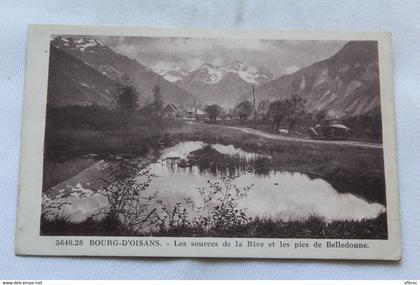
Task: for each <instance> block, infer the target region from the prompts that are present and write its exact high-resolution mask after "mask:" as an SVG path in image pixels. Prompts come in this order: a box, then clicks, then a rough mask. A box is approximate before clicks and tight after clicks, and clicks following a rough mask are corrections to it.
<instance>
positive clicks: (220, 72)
mask: <svg viewBox="0 0 420 285" xmlns="http://www.w3.org/2000/svg"><path fill="white" fill-rule="evenodd" d="M174 78H175V77H174ZM176 78H181V79H180V80H177V81H174V82H176V84H178V85H179V86H181V87H182V88H184V89H186V90H188V91H189V92H190V93H192V94H194V95H195V96H196V97H198V98H199V99H200V100H201V102H203V103H207V104H212V103H217V104H220V105H224V106H229V107H232V106H233V105H234V104H235V103H236V102H237V100H238V96H239V95H241V94H243V93H244V92H246V91H248V90H251V88H252V87H251V86H252V84H254V85H256V86H259V85H260V84H262V83H264V82H267V81H269V80H271V79H272V78H273V74H272V73H271V72H270V71H269V70H268V69H267V68H264V67H262V68H256V67H253V66H249V65H247V64H245V63H243V62H242V61H239V60H235V61H233V62H232V63H230V64H228V65H224V66H216V65H212V64H209V63H206V64H203V65H202V66H200V67H199V68H197V69H196V70H193V71H191V72H189V73H187V74H185V72H184V73H183V74H180V73H177V76H176Z"/></svg>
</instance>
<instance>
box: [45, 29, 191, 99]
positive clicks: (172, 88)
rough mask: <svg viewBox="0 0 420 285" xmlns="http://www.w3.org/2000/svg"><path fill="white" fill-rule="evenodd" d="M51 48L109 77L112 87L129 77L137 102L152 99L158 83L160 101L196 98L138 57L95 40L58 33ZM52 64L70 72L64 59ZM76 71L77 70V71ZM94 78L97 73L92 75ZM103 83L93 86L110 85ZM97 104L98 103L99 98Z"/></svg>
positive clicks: (56, 87)
mask: <svg viewBox="0 0 420 285" xmlns="http://www.w3.org/2000/svg"><path fill="white" fill-rule="evenodd" d="M51 47H52V49H53V48H55V49H58V50H60V51H62V52H64V53H65V54H66V55H70V56H71V57H72V58H74V59H76V60H78V61H79V63H80V62H82V63H83V64H85V65H87V66H88V67H90V68H92V69H94V70H95V71H96V72H97V73H99V74H101V75H102V76H104V77H106V78H108V79H110V80H112V81H113V82H114V83H113V84H112V85H113V86H115V82H116V81H118V80H120V79H121V78H123V77H125V76H126V77H128V78H131V79H132V80H134V81H135V83H136V85H137V86H138V89H139V91H140V96H139V100H138V101H139V104H140V105H143V104H144V103H147V102H151V101H152V97H153V92H152V90H153V87H154V86H156V85H159V87H160V90H161V93H162V96H163V100H164V101H165V102H167V103H176V104H181V103H185V102H188V103H192V102H194V101H196V100H197V99H196V98H195V97H194V96H192V95H191V94H190V93H189V92H188V91H186V90H185V89H183V88H181V87H179V86H178V85H176V84H173V83H172V82H169V81H167V80H165V79H164V78H163V77H162V76H160V75H159V74H157V73H155V72H153V71H152V70H151V69H150V68H148V67H146V66H144V65H142V64H141V63H139V62H138V61H137V60H134V59H130V58H128V57H127V56H125V55H122V54H120V53H117V52H115V51H113V50H112V49H111V48H109V47H108V46H106V45H104V44H102V43H101V42H100V41H98V40H95V39H89V38H83V37H78V38H76V37H75V38H71V37H60V36H59V37H56V38H54V39H53V40H52V41H51ZM60 54H62V53H60ZM66 60H67V61H68V60H70V59H69V57H68V56H66ZM51 64H55V65H56V66H51V65H50V68H52V69H62V70H63V71H62V72H63V73H70V72H69V70H67V69H68V64H64V62H61V61H60V60H59V59H56V60H55V61H53V62H51ZM75 73H77V71H76V72H75ZM74 77H77V75H74ZM95 77H99V76H98V75H95ZM102 82H103V81H100V82H98V83H97V84H96V85H95V87H96V88H97V89H99V90H102V89H103V90H105V89H109V86H102V85H101V84H102ZM82 83H83V81H82V80H79V81H78V82H76V81H74V80H73V83H72V84H71V85H72V86H71V89H80V88H79V87H76V86H74V85H82ZM60 84H62V83H61V82H55V81H53V82H51V83H50V85H60ZM60 88H61V87H59V86H54V87H53V88H52V89H53V90H54V89H60ZM53 96H54V95H53ZM55 96H57V95H55ZM80 96H82V95H80ZM88 97H89V96H88ZM63 100H64V101H68V100H67V99H65V98H63ZM77 102H78V101H74V102H73V103H76V104H77ZM96 103H101V101H99V102H96Z"/></svg>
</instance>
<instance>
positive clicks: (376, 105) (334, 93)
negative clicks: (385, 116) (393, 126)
mask: <svg viewBox="0 0 420 285" xmlns="http://www.w3.org/2000/svg"><path fill="white" fill-rule="evenodd" d="M255 94H256V98H257V101H261V100H268V101H274V100H282V99H287V98H289V97H290V96H291V95H292V94H298V95H300V96H301V97H302V98H303V99H304V100H305V102H306V103H305V108H306V111H308V112H317V111H319V110H321V109H324V110H326V111H327V112H328V113H329V115H330V116H334V117H351V116H358V115H362V114H367V113H371V114H378V113H380V96H379V94H380V86H379V69H378V47H377V42H374V41H350V42H348V43H346V44H345V45H344V46H343V48H342V49H341V50H339V51H338V52H337V53H336V54H335V55H333V56H332V57H330V58H328V59H326V60H322V61H319V62H316V63H314V64H311V65H310V66H307V67H305V68H302V69H300V70H298V71H296V72H294V73H292V74H289V75H284V76H281V77H279V78H277V79H274V80H271V81H269V82H267V83H265V84H263V85H261V86H260V87H258V88H256V90H255ZM251 98H252V93H251V92H246V93H245V94H243V95H242V96H241V100H251Z"/></svg>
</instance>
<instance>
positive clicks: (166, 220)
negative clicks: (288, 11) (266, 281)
mask: <svg viewBox="0 0 420 285" xmlns="http://www.w3.org/2000/svg"><path fill="white" fill-rule="evenodd" d="M34 29H36V27H35V28H34ZM83 31H84V30H83V29H78V30H76V32H73V33H66V32H65V31H63V32H59V33H57V32H51V33H49V34H47V35H46V36H44V37H43V38H41V37H39V42H42V47H41V46H40V47H39V48H38V49H35V48H32V49H31V45H29V46H28V52H29V53H30V51H31V50H34V51H38V50H39V52H44V54H43V58H44V59H43V60H40V59H35V60H34V61H35V62H37V61H38V62H42V64H43V70H44V73H42V75H41V74H40V75H39V76H37V77H36V78H35V77H33V78H34V79H32V80H34V81H36V82H37V84H40V82H44V83H43V84H40V85H39V87H36V88H30V87H29V86H27V90H29V91H27V92H33V93H34V94H35V92H41V93H43V92H44V95H43V96H44V97H42V98H43V99H42V100H43V101H41V102H37V103H34V104H39V107H38V108H33V106H34V104H30V105H31V107H29V108H32V109H33V110H36V112H38V113H37V115H29V112H31V111H27V110H28V108H26V109H25V112H26V113H28V115H27V116H28V118H35V117H37V118H40V120H39V121H37V120H30V123H27V125H28V124H35V125H36V127H37V129H38V131H37V137H36V138H35V137H25V136H24V137H23V141H24V142H25V141H26V142H27V144H26V145H27V147H28V148H36V149H37V152H36V153H35V152H32V151H30V150H29V149H28V151H25V150H24V149H23V150H22V152H23V154H24V159H25V157H27V158H28V159H32V160H33V161H36V165H38V166H39V167H37V168H36V170H35V167H34V166H35V164H31V162H23V163H22V165H23V167H24V168H25V167H30V168H31V169H32V171H34V174H35V172H36V180H33V181H34V182H35V181H36V185H37V186H36V187H37V188H38V187H39V191H38V192H31V194H30V197H32V198H31V202H29V200H28V202H27V203H31V205H34V204H36V203H35V201H37V202H39V205H38V206H37V207H38V208H34V209H32V210H31V211H32V213H33V214H31V219H33V220H34V221H36V223H35V224H32V225H31V228H33V231H34V233H36V234H37V235H39V238H41V239H44V240H46V241H47V240H51V239H54V238H55V237H60V238H63V237H72V238H71V240H70V241H69V240H67V239H56V240H55V241H56V244H55V246H57V247H60V246H64V247H65V246H68V244H67V243H69V242H70V245H72V246H74V245H76V246H77V245H78V242H79V241H82V240H83V238H91V237H95V238H100V239H102V240H103V239H107V238H108V237H113V238H121V239H124V238H130V239H132V238H137V239H138V240H141V242H140V243H141V245H142V246H144V245H146V246H147V247H149V250H150V251H153V250H154V249H153V248H152V247H158V248H160V250H161V253H159V255H165V252H166V251H165V247H168V248H169V249H168V250H169V251H167V252H166V253H167V254H169V255H171V253H170V250H171V249H174V250H181V249H182V247H184V246H185V247H187V248H188V250H190V251H191V252H194V248H196V247H205V248H207V249H206V250H208V251H211V250H212V247H221V246H222V245H223V246H225V244H224V243H223V242H224V241H226V242H229V240H231V241H232V242H234V245H235V247H237V249H236V250H237V252H238V254H239V252H240V249H239V247H242V245H243V244H245V245H246V247H249V248H253V250H255V251H257V248H258V247H267V246H268V240H267V239H270V242H271V243H272V244H271V245H273V246H277V245H279V247H280V248H284V247H289V246H290V244H293V245H294V246H295V247H294V249H295V250H296V249H299V248H308V247H310V246H309V245H311V247H312V249H311V250H314V249H316V247H317V246H318V244H316V243H315V242H316V241H319V240H321V241H325V242H326V244H325V246H326V247H328V248H329V249H330V250H331V252H333V251H334V249H335V248H347V249H358V250H361V251H362V252H363V251H364V252H369V251H368V249H369V246H370V245H369V241H374V242H380V241H384V242H391V243H392V244H394V245H396V246H397V248H398V242H396V241H395V233H396V227H395V225H393V226H392V228H390V219H389V215H394V216H395V215H396V214H395V211H396V209H395V203H396V202H397V198H395V197H396V196H395V195H397V192H396V191H397V189H396V184H395V183H396V179H395V176H394V175H395V165H394V164H393V163H395V161H393V153H394V152H393V151H394V150H392V145H393V143H394V142H393V141H392V121H389V120H390V119H389V118H392V117H391V116H384V113H385V115H386V114H390V115H392V113H391V112H390V111H389V110H390V108H392V105H389V104H390V103H389V102H387V101H384V100H383V98H382V97H383V95H382V93H383V92H388V93H386V94H388V95H387V96H389V94H390V93H389V89H387V88H385V87H386V86H389V84H390V83H392V82H389V81H387V80H386V81H385V82H386V83H387V84H388V85H384V83H383V82H382V81H383V79H382V80H381V78H383V77H381V72H383V73H384V74H382V75H383V76H386V74H387V72H388V70H386V69H384V68H383V67H382V69H381V64H382V66H383V65H384V64H387V61H385V62H381V61H380V60H381V58H385V60H386V57H384V56H383V55H382V57H381V53H380V43H381V42H380V40H382V38H381V37H375V36H370V37H367V36H363V35H362V36H360V37H334V35H333V36H331V35H330V36H329V37H325V36H323V34H320V35H319V36H318V34H314V35H312V36H308V35H306V34H302V35H303V36H302V35H301V36H290V35H295V34H293V33H291V34H289V36H285V37H273V36H271V37H269V36H267V37H264V36H261V37H260V36H259V35H258V34H255V35H258V36H247V34H246V33H245V34H244V36H240V37H238V36H236V37H235V36H230V35H231V34H229V33H220V34H218V33H213V34H211V36H207V35H206V33H205V32H203V33H201V34H200V33H195V32H190V33H183V32H182V30H181V31H178V32H176V33H173V34H170V35H168V34H167V33H166V34H165V32H161V33H152V32H150V33H146V32H141V33H128V34H127V33H126V34H120V33H118V32H116V33H112V32H107V33H94V32H93V33H92V32H89V31H84V33H81V32H83ZM203 34H204V35H203ZM382 45H383V42H382ZM385 51H386V49H385ZM28 56H30V55H28ZM34 58H36V57H34ZM28 68H29V69H30V68H31V64H28ZM32 68H34V67H32ZM28 72H29V71H28ZM385 78H386V77H385ZM34 86H35V85H34ZM384 86H385V87H384ZM36 90H40V91H36ZM391 94H392V93H391ZM32 98H33V99H32ZM35 98H36V95H32V97H31V100H36V99H35ZM391 98H392V97H391ZM384 102H385V104H388V105H387V106H385V107H386V108H384V106H383V104H384ZM391 110H392V109H391ZM386 118H388V123H385V122H384V120H386ZM32 122H33V123H32ZM385 131H387V134H388V135H384V132H385ZM28 133H31V134H33V133H34V132H33V131H32V129H31V131H28ZM387 143H388V145H387V146H386V144H387ZM35 145H36V146H35ZM386 148H387V149H388V151H387V152H386V151H384V149H386ZM25 153H27V155H26V156H25ZM29 153H30V154H31V155H29ZM385 154H387V155H388V158H386V157H385ZM32 155H33V156H32ZM29 157H31V158H29ZM387 161H388V162H387ZM387 167H388V169H387ZM24 173H26V172H24V169H23V168H22V169H21V179H23V180H25V178H26V176H25V175H24ZM386 173H388V174H387V175H386ZM34 179H35V178H34ZM28 181H29V180H28ZM26 183H29V182H26ZM30 185H35V184H33V183H31V184H30ZM21 187H22V189H23V190H21V196H22V193H23V191H24V190H25V189H28V187H25V186H24V185H23V186H21ZM390 195H391V196H390ZM23 197H26V198H23V199H29V198H28V197H29V194H28V196H23ZM390 201H391V208H390V204H389V203H390ZM392 205H393V206H392ZM392 207H393V208H392ZM21 208H22V206H19V210H20V209H21ZM37 209H38V210H37ZM20 211H21V212H23V213H24V211H23V210H20ZM390 213H391V214H390ZM23 215H24V214H23ZM18 219H19V218H18ZM20 221H22V222H21V223H28V222H29V221H28V220H26V219H25V218H20ZM392 221H394V222H395V221H396V220H395V218H393V219H392ZM18 222H19V220H18ZM390 233H391V234H390ZM19 234H20V233H19ZM20 235H23V234H20ZM392 236H394V238H392V239H390V237H392ZM79 238H80V240H79ZM144 238H147V241H145V240H144ZM162 238H163V240H162ZM219 239H223V240H219ZM286 240H287V242H286ZM302 240H305V242H302ZM74 242H75V244H73V243H74ZM277 242H280V243H279V244H277ZM93 245H95V241H92V240H90V243H89V246H93ZM98 245H100V246H103V245H104V244H103V243H102V242H98ZM320 246H322V245H320ZM290 247H291V246H290ZM314 247H315V248H314ZM69 250H70V249H69ZM200 250H202V248H199V249H197V251H196V252H194V253H193V255H199V256H202V255H206V254H211V253H205V254H204V253H200ZM220 250H222V249H220ZM267 250H268V249H267ZM290 250H292V249H290ZM348 251H349V250H348ZM372 251H374V250H372ZM376 251H377V250H376ZM397 251H398V249H397ZM244 252H245V251H244ZM133 253H134V254H135V251H133ZM394 253H395V252H394ZM143 254H144V253H140V255H143ZM184 254H190V253H189V252H187V251H185V252H184ZM267 254H268V253H267ZM267 254H266V253H263V252H259V253H256V255H258V256H262V257H265V255H267ZM272 254H273V255H274V256H279V255H280V256H281V255H282V253H281V252H280V253H275V252H274V253H272ZM118 255H121V254H118ZM152 255H153V254H152ZM175 255H183V253H177V254H175ZM224 255H227V256H229V255H230V254H229V253H226V252H225V253H224ZM233 255H235V254H233ZM239 255H240V254H239ZM246 255H247V256H248V255H249V254H246ZM268 255H270V254H268ZM315 255H316V253H315ZM318 255H319V254H318ZM318 255H316V256H318ZM366 255H367V253H366ZM396 255H398V254H396ZM396 255H395V254H393V255H392V256H391V257H390V258H395V256H396ZM240 256H241V255H240ZM303 256H305V254H303ZM338 256H340V254H338ZM344 256H346V255H344ZM360 256H363V254H362V255H360ZM360 256H358V257H360ZM325 257H326V256H324V258H325Z"/></svg>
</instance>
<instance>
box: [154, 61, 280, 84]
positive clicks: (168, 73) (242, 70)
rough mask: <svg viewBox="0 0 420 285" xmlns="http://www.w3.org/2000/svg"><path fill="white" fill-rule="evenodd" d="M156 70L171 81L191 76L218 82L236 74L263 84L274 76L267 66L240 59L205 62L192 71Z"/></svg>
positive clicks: (203, 80)
mask: <svg viewBox="0 0 420 285" xmlns="http://www.w3.org/2000/svg"><path fill="white" fill-rule="evenodd" d="M155 71H156V72H157V73H159V74H160V75H161V76H162V77H163V78H165V79H166V80H168V81H170V82H177V81H180V80H182V79H184V78H186V77H189V78H190V79H191V80H194V81H201V82H204V83H206V84H216V83H218V82H219V81H220V80H222V79H223V78H224V77H225V76H226V75H228V74H236V75H237V76H239V77H240V78H241V79H242V80H244V81H246V82H248V83H251V84H255V85H261V84H262V83H264V82H266V81H269V80H271V79H273V78H274V76H273V74H272V73H271V72H270V71H269V70H268V69H267V68H266V67H260V68H257V67H254V66H251V65H248V64H246V63H244V62H243V61H240V60H234V61H232V62H231V63H229V64H227V65H214V64H210V63H204V64H202V65H201V66H200V67H198V68H196V69H194V70H192V71H187V70H186V69H183V68H181V67H174V68H161V69H158V70H155Z"/></svg>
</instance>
